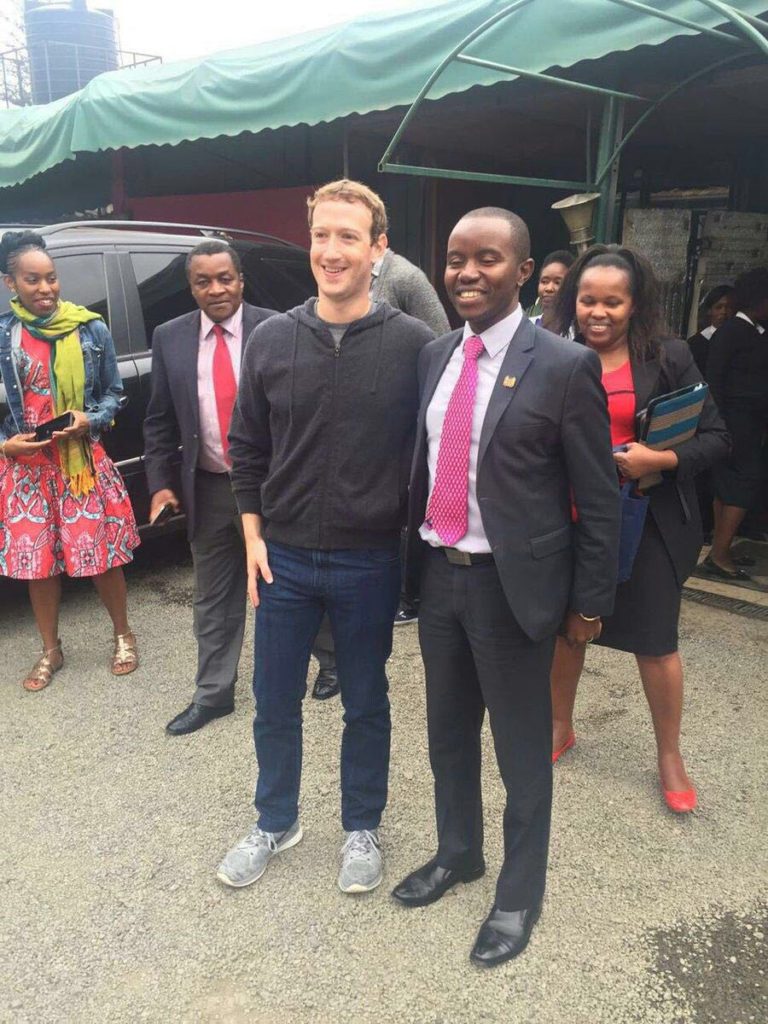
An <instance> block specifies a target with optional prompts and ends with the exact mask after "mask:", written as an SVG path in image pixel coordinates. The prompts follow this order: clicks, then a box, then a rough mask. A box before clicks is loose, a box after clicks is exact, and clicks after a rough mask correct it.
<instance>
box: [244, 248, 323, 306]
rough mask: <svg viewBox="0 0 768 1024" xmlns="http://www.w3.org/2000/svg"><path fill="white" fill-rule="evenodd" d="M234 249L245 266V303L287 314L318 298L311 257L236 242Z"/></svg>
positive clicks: (284, 250)
mask: <svg viewBox="0 0 768 1024" xmlns="http://www.w3.org/2000/svg"><path fill="white" fill-rule="evenodd" d="M234 246H235V248H236V249H237V251H238V253H239V254H240V260H241V262H242V264H243V277H244V279H245V287H244V289H243V298H244V299H245V301H246V302H250V303H251V304H252V305H254V306H265V307H266V308H267V309H276V310H278V312H280V313H284V312H285V310H286V309H292V308H293V307H294V306H298V305H300V304H301V303H302V302H304V300H305V299H307V298H309V296H310V295H315V294H316V286H315V282H314V278H313V277H312V272H311V270H310V268H309V256H308V254H306V253H304V252H302V251H301V250H299V249H290V248H287V247H286V246H282V245H264V244H263V243H249V242H240V241H236V242H235V243H234Z"/></svg>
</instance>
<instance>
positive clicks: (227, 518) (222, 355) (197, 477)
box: [144, 239, 274, 736]
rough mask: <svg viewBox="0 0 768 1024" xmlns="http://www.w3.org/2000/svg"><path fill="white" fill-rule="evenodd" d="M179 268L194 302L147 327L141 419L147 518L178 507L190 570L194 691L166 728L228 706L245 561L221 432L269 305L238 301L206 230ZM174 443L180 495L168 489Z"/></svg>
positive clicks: (221, 249)
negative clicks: (148, 372) (148, 365)
mask: <svg viewBox="0 0 768 1024" xmlns="http://www.w3.org/2000/svg"><path fill="white" fill-rule="evenodd" d="M187 277H188V279H189V286H190V289H191V291H192V295H193V297H194V299H195V301H196V302H197V305H198V306H199V310H195V311H194V312H193V313H186V314H184V315H183V316H180V317H177V318H176V319H175V320H171V321H169V322H168V323H166V324H162V325H161V326H160V327H158V328H157V329H156V330H155V332H154V336H153V338H152V395H151V398H150V400H149V405H148V408H147V416H146V420H145V421H144V444H145V453H144V454H145V464H146V471H147V481H148V483H149V491H150V494H151V495H152V502H151V506H150V520H151V519H152V518H153V517H154V516H155V515H156V514H157V512H158V511H159V510H160V509H161V508H162V506H163V505H165V504H166V503H170V505H171V507H172V508H173V510H174V511H178V510H179V509H180V508H181V509H183V511H184V512H185V513H186V516H187V533H188V536H189V540H190V543H191V547H192V560H193V564H194V571H195V598H194V628H195V637H196V639H197V676H196V679H195V693H194V697H193V699H192V703H191V704H190V705H189V706H188V707H187V708H185V709H184V711H182V712H181V714H179V715H177V716H176V717H175V718H174V719H173V720H172V721H171V722H169V723H168V725H167V726H166V731H167V732H168V733H170V734H171V735H174V736H178V735H182V734H185V733H190V732H194V731H195V730H196V729H200V728H201V727H202V726H204V725H206V724H207V723H208V722H210V721H211V720H212V719H214V718H221V717H223V716H224V715H228V714H230V713H231V712H232V711H233V710H234V687H235V680H236V678H237V664H238V661H239V659H240V649H241V647H242V643H243V631H244V628H245V612H246V566H245V546H244V543H243V537H242V530H241V527H240V517H239V515H238V513H237V509H236V507H235V501H234V498H233V496H232V487H231V485H230V481H229V468H230V463H229V458H228V443H227V433H228V431H229V421H230V419H231V416H232V409H233V407H234V403H235V398H236V397H237V381H238V378H239V375H240V363H241V359H242V353H243V349H244V347H245V343H246V341H247V339H248V336H249V334H250V333H251V331H252V330H253V329H254V327H256V325H257V324H259V323H261V321H262V320H265V319H266V318H267V317H269V316H272V315H273V312H274V311H273V310H271V309H260V308H259V307H258V306H250V305H248V303H246V302H243V275H242V271H241V267H240V258H239V256H238V254H237V251H236V250H235V249H233V248H232V247H231V246H230V245H227V243H226V242H223V241H219V240H213V239H212V240H209V241H205V242H201V243H200V244H199V245H198V246H196V247H195V248H194V249H192V250H191V251H190V253H189V256H188V257H187ZM179 444H181V446H182V456H181V459H182V461H181V497H180V498H179V496H178V495H177V494H176V492H175V490H174V487H175V486H176V484H175V482H174V480H175V472H174V470H175V462H176V456H177V452H178V446H179Z"/></svg>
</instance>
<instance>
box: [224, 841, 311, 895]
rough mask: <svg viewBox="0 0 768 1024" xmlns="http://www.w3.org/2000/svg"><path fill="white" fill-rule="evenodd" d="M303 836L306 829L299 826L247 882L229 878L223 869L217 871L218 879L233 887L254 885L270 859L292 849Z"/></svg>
mask: <svg viewBox="0 0 768 1024" xmlns="http://www.w3.org/2000/svg"><path fill="white" fill-rule="evenodd" d="M303 837H304V830H303V829H302V828H301V827H299V831H298V832H297V833H296V835H295V836H291V838H290V839H289V840H288V841H287V842H285V843H281V844H280V845H279V846H278V847H277V849H276V850H275V852H274V853H273V854H272V856H271V857H270V858H269V860H267V861H266V862H265V864H264V867H263V868H262V869H261V871H260V872H259V873H258V875H255V876H254V877H253V878H249V879H248V880H247V881H246V882H235V881H234V879H232V878H229V876H228V875H225V874H224V872H223V871H221V870H219V871H217V872H216V877H217V878H218V880H219V881H220V882H223V883H224V885H228V886H229V887H230V888H231V889H244V888H245V887H246V886H247V885H253V883H254V882H258V880H259V879H260V878H261V876H262V875H263V874H264V872H265V871H266V870H267V868H268V866H269V863H270V861H272V860H274V858H275V857H276V856H277V855H278V853H282V852H283V850H290V848H291V847H292V846H296V844H297V843H300V842H301V840H302V839H303Z"/></svg>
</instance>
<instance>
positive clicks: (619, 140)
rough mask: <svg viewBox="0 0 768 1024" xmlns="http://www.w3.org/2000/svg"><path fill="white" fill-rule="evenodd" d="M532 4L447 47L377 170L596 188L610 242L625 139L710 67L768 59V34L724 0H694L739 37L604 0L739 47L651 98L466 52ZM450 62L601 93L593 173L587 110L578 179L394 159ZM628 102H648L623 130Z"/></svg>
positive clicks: (601, 233)
mask: <svg viewBox="0 0 768 1024" xmlns="http://www.w3.org/2000/svg"><path fill="white" fill-rule="evenodd" d="M535 2H536V0H515V2H514V3H511V4H510V5H509V6H508V7H505V8H504V9H503V10H501V11H498V12H497V13H496V14H494V15H493V16H492V17H490V18H488V19H487V20H486V21H484V22H482V24H480V25H478V27H477V28H476V29H474V30H473V31H472V32H470V33H469V35H468V36H466V37H465V38H464V39H462V40H461V42H460V43H459V44H458V45H457V46H456V47H454V49H453V50H451V52H450V53H449V54H448V55H447V56H446V57H445V58H444V59H443V60H442V61H441V63H440V64H439V65H438V66H437V67H436V68H435V70H434V71H433V72H432V74H431V75H430V76H429V78H428V79H427V81H426V82H425V83H424V85H423V87H422V89H421V91H420V92H419V94H418V96H417V97H416V99H415V100H414V101H413V103H412V104H411V106H410V108H409V109H408V111H407V112H406V114H405V117H404V118H403V120H402V121H401V122H400V126H399V128H398V129H397V131H396V132H395V134H394V136H393V137H392V141H391V142H390V143H389V145H388V146H387V149H386V151H385V153H384V155H383V156H382V158H381V160H380V161H379V171H381V172H384V173H388V174H407V175H415V176H418V177H428V178H445V179H452V180H457V181H480V182H487V183H491V184H498V185H528V186H533V187H538V188H550V189H558V190H563V189H565V190H571V191H574V192H599V193H600V198H599V200H598V204H597V216H596V224H595V237H596V239H597V240H598V241H601V242H605V241H608V240H609V236H610V234H611V228H612V225H613V220H614V209H615V205H616V189H617V183H618V172H619V159H620V157H621V153H622V151H623V149H624V147H625V146H626V144H627V142H628V141H629V140H630V138H631V137H632V136H633V135H634V134H635V132H636V131H637V129H638V128H639V127H640V126H641V125H642V124H643V123H644V122H645V121H647V120H648V118H649V117H651V115H652V114H654V113H655V112H656V111H657V110H658V109H659V107H660V106H661V105H662V104H664V103H666V102H667V100H669V99H671V97H672V96H674V95H675V94H676V93H678V92H680V91H681V90H682V89H685V88H686V87H687V86H689V85H690V84H691V83H692V82H694V81H696V80H697V79H699V78H702V77H704V76H706V75H708V74H710V73H711V72H712V71H715V70H717V69H718V68H721V67H723V66H724V65H726V64H730V63H733V62H734V61H736V60H740V59H741V58H743V57H744V56H745V54H748V53H750V52H751V51H753V50H754V49H757V50H758V51H759V52H760V53H761V54H762V55H763V56H765V57H767V58H768V39H766V34H768V22H764V21H761V20H760V19H759V18H755V17H753V16H752V15H751V14H744V13H742V12H741V11H737V10H735V9H734V7H733V6H732V4H730V3H725V2H724V0H699V3H702V4H704V5H705V6H706V7H709V8H711V9H712V10H714V11H716V12H718V13H719V14H721V15H722V16H723V18H724V20H726V21H729V22H730V23H731V25H732V26H733V27H734V29H736V30H737V32H738V35H735V34H734V35H731V34H730V33H728V32H723V31H721V30H720V29H715V28H705V27H703V26H701V25H698V24H697V23H696V22H693V21H690V20H689V19H688V18H682V17H679V16H678V15H676V14H669V13H667V12H666V11H660V10H658V9H657V8H655V7H651V6H650V5H649V4H646V3H642V2H641V0H604V2H605V3H611V4H615V5H617V6H620V7H626V8H629V9H630V10H635V11H640V12H641V13H643V14H649V15H652V16H653V17H655V18H659V19H660V20H661V21H669V22H672V23H673V24H675V25H682V26H683V27H684V28H689V29H693V30H694V31H696V32H698V33H700V34H701V35H705V36H709V37H710V38H714V39H717V40H719V41H720V42H727V43H728V44H729V45H731V46H733V47H735V48H736V49H737V51H738V52H736V53H734V54H732V55H731V56H729V57H725V58H723V59H721V60H718V61H715V62H714V63H712V64H708V65H707V66H706V67H704V68H700V69H699V70H698V71H695V72H694V73H693V74H692V75H689V76H688V77H687V78H685V79H683V80H682V81H681V82H678V83H676V84H675V85H673V86H672V87H671V88H669V89H668V90H667V91H666V92H664V93H663V94H662V95H661V96H658V97H657V98H656V99H654V100H651V99H647V98H646V97H643V96H638V95H636V94H635V93H627V92H620V91H619V90H617V89H607V88H604V87H602V86H597V85H590V84H588V83H585V82H573V81H570V80H569V79H566V78H558V77H557V76H555V75H549V74H545V73H543V72H538V71H527V70H526V69H525V68H518V67H513V66H511V65H508V64H499V63H497V62H496V61H489V60H483V59H482V58H480V57H475V56H473V55H472V54H469V53H466V52H465V50H466V47H467V46H469V45H470V44H471V43H473V42H475V40H477V39H479V38H480V37H481V36H484V35H485V34H486V33H487V32H488V31H489V30H490V29H491V28H493V27H494V26H495V25H498V24H499V23H500V22H502V21H505V20H506V19H507V18H510V17H512V16H513V15H515V14H517V12H518V11H520V10H521V9H522V8H523V7H527V6H528V5H529V4H531V3H535ZM454 62H456V63H460V64H468V65H472V66H474V67H480V68H486V69H489V70H492V71H501V72H504V73H505V74H509V75H513V76H515V77H517V78H529V79H532V80H534V81H537V82H543V83H545V84H547V85H554V86H559V87H562V88H564V89H570V90H571V91H577V92H586V93H589V94H591V95H597V96H602V97H603V114H602V121H601V125H600V135H599V139H598V146H597V160H596V167H595V171H594V174H593V172H592V167H591V164H592V160H591V152H590V137H589V136H590V135H591V131H590V127H589V124H590V122H589V117H590V112H589V111H588V121H587V125H588V127H587V135H588V137H587V147H586V149H587V153H586V168H585V175H584V180H583V181H561V180H559V179H556V178H534V177H525V176H518V175H509V174H486V173H482V172H479V171H458V170H452V169H449V168H445V167H421V166H415V165H412V164H403V163H397V162H393V154H394V151H395V150H396V149H397V146H398V145H399V143H400V141H401V139H402V137H403V135H404V134H405V131H406V129H407V128H408V126H409V124H410V123H411V121H412V120H413V118H414V116H415V114H416V112H417V110H418V109H419V107H420V106H421V105H422V103H423V102H424V100H425V99H426V98H427V95H428V93H429V91H430V90H431V88H432V86H433V85H434V84H435V82H436V81H437V80H438V78H440V76H441V75H442V74H443V72H444V71H445V70H446V68H447V67H449V65H451V64H453V63H454ZM627 103H647V104H649V106H648V108H647V109H646V110H645V111H643V113H641V114H640V115H639V116H638V117H637V118H636V119H635V121H634V123H633V124H632V125H631V126H630V127H629V128H628V129H627V131H626V132H624V113H625V105H626V104H627Z"/></svg>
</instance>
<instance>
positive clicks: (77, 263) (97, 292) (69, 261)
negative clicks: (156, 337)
mask: <svg viewBox="0 0 768 1024" xmlns="http://www.w3.org/2000/svg"><path fill="white" fill-rule="evenodd" d="M52 255H53V256H54V260H55V263H56V273H57V274H58V275H59V281H60V282H61V297H62V299H66V300H67V301H68V302H76V303H77V305H78V306H86V307H87V308H88V309H90V310H92V311H93V312H94V313H98V314H99V315H100V316H102V317H104V320H105V321H106V324H107V326H109V308H108V303H107V278H106V275H105V273H104V257H103V256H102V255H101V253H80V254H74V253H73V254H72V255H62V256H56V255H55V254H52ZM10 297H11V296H10V292H9V291H8V289H7V288H6V287H5V284H4V283H3V281H2V278H0V309H7V308H8V300H9V299H10Z"/></svg>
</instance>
